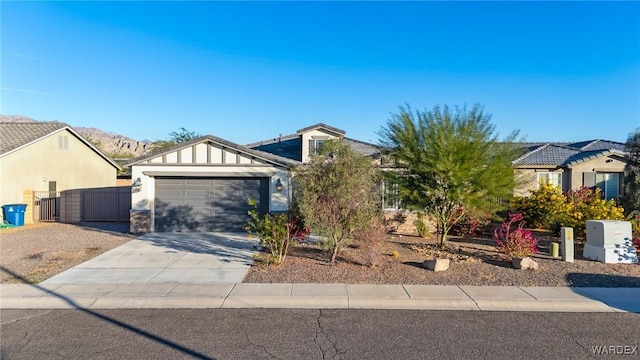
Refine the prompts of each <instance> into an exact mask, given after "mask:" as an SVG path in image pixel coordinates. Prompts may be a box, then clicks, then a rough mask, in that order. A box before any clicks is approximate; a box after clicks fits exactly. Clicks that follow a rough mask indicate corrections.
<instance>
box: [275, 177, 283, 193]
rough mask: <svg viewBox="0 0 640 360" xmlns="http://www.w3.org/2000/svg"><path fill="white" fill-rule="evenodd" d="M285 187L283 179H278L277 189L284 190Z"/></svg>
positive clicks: (278, 190)
mask: <svg viewBox="0 0 640 360" xmlns="http://www.w3.org/2000/svg"><path fill="white" fill-rule="evenodd" d="M283 188H284V185H282V181H280V179H278V180H276V191H277V192H280V191H282V189H283Z"/></svg>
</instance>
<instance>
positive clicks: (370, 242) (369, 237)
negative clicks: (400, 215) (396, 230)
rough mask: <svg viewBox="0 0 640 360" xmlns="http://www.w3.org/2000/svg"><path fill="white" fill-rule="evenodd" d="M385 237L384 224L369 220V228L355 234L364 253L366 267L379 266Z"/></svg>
mask: <svg viewBox="0 0 640 360" xmlns="http://www.w3.org/2000/svg"><path fill="white" fill-rule="evenodd" d="M386 235H387V232H386V229H385V226H384V222H383V221H379V220H377V219H373V220H371V222H370V223H369V226H367V227H366V228H365V229H362V230H359V231H357V232H356V235H355V238H356V239H357V240H358V242H359V244H360V245H361V249H362V250H363V251H364V252H365V255H366V261H367V266H369V267H375V266H378V265H379V262H380V254H381V253H382V247H383V245H384V242H385V239H386Z"/></svg>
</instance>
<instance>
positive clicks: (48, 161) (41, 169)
mask: <svg viewBox="0 0 640 360" xmlns="http://www.w3.org/2000/svg"><path fill="white" fill-rule="evenodd" d="M0 139H1V144H0V205H4V204H15V203H23V201H24V199H23V193H24V191H25V190H33V191H49V192H59V191H64V190H69V189H78V188H93V187H108V186H115V185H116V177H117V172H118V169H119V166H118V165H117V164H116V163H115V162H114V161H113V160H111V159H109V158H108V157H107V156H106V155H104V154H102V153H101V152H100V151H99V150H98V149H96V148H95V147H94V146H93V145H91V144H90V143H89V142H88V141H86V140H85V139H84V138H82V136H80V135H79V134H78V133H76V132H75V131H74V130H73V129H72V128H71V127H69V126H68V125H66V124H63V123H58V122H34V123H0ZM27 221H28V219H27Z"/></svg>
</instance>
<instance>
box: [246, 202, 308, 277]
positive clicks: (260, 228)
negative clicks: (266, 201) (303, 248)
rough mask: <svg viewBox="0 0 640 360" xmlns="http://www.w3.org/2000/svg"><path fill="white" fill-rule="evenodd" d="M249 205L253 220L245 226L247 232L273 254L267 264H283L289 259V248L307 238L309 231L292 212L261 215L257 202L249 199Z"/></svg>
mask: <svg viewBox="0 0 640 360" xmlns="http://www.w3.org/2000/svg"><path fill="white" fill-rule="evenodd" d="M249 204H250V205H251V206H252V209H251V210H249V216H250V217H251V220H249V222H248V223H247V225H245V230H247V231H248V232H249V234H251V235H254V236H256V237H257V238H258V239H259V241H260V245H262V246H264V247H265V248H267V249H268V250H269V252H270V253H271V254H270V257H269V259H268V260H267V263H274V264H282V263H283V262H284V261H285V260H286V258H287V254H288V253H289V248H290V247H291V246H293V245H294V244H295V241H297V240H302V239H304V238H305V237H307V236H308V235H309V230H308V229H306V228H304V227H303V226H301V225H300V221H299V220H298V218H297V216H295V215H294V214H293V213H292V212H288V213H287V214H271V213H266V214H264V215H260V213H259V212H258V210H257V202H256V201H255V200H254V199H249Z"/></svg>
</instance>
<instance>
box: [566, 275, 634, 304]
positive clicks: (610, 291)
mask: <svg viewBox="0 0 640 360" xmlns="http://www.w3.org/2000/svg"><path fill="white" fill-rule="evenodd" d="M566 279H567V280H568V281H569V283H571V284H572V285H571V290H573V291H574V292H575V293H578V294H580V295H583V296H586V297H588V298H590V299H593V300H598V301H600V302H602V303H605V304H607V305H608V306H610V307H612V308H615V309H618V310H621V311H628V312H635V313H640V278H638V277H632V276H622V275H605V274H590V273H569V274H567V276H566ZM596 284H597V285H596ZM596 286H597V287H596Z"/></svg>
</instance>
